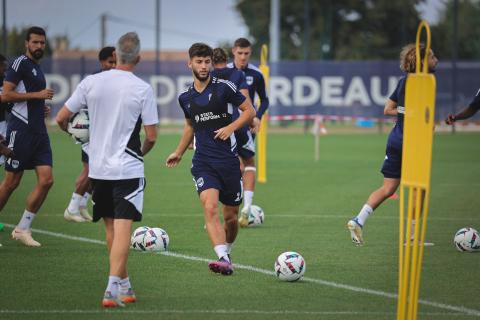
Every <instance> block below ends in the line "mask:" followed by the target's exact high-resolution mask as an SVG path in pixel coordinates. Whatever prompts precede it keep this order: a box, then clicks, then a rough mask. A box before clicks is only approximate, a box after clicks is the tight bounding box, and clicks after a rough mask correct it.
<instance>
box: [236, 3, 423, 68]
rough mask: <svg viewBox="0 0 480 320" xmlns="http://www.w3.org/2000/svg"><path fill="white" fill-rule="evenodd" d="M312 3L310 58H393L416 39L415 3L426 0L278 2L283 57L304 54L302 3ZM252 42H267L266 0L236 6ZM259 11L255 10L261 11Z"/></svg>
mask: <svg viewBox="0 0 480 320" xmlns="http://www.w3.org/2000/svg"><path fill="white" fill-rule="evenodd" d="M306 1H308V2H309V7H310V11H309V13H310V21H311V23H310V37H309V39H308V40H309V41H308V42H309V50H308V57H307V58H308V59H335V60H347V59H348V60H359V59H370V60H372V59H396V58H397V57H398V53H399V51H400V49H401V47H402V46H404V45H405V44H407V43H410V42H414V41H415V35H416V31H417V27H418V24H419V22H420V17H419V13H418V11H417V9H416V5H418V4H419V3H421V2H423V1H425V0H403V1H390V0H304V1H286V0H283V1H281V8H280V11H281V12H280V16H281V20H280V21H281V22H280V24H281V32H280V34H281V36H280V46H281V49H280V50H281V58H282V59H287V60H297V59H302V58H303V52H304V48H303V45H304V34H305V17H304V5H305V3H306ZM236 8H237V10H238V11H239V12H240V14H241V15H242V17H243V19H244V20H245V23H246V24H247V26H248V27H249V33H250V36H251V39H252V40H253V43H254V47H253V49H254V53H255V56H256V57H258V55H259V52H260V47H261V45H262V44H263V43H268V41H269V23H270V0H239V1H238V2H237V5H236ZM260 12H261V13H262V14H259V13H260Z"/></svg>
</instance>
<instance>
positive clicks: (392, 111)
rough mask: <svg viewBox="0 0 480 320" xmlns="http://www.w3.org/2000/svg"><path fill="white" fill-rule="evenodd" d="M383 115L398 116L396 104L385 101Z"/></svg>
mask: <svg viewBox="0 0 480 320" xmlns="http://www.w3.org/2000/svg"><path fill="white" fill-rule="evenodd" d="M383 114H384V115H386V116H396V115H397V114H398V110H397V103H396V102H395V101H393V100H391V99H387V102H385V107H384V108H383Z"/></svg>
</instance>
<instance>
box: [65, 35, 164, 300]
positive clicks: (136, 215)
mask: <svg viewBox="0 0 480 320" xmlns="http://www.w3.org/2000/svg"><path fill="white" fill-rule="evenodd" d="M115 52H116V56H117V67H116V69H112V70H109V71H105V72H101V73H97V74H94V75H91V76H88V77H86V78H85V79H84V80H83V81H82V82H80V84H79V85H78V87H77V88H76V90H75V91H74V92H73V94H72V96H71V97H70V98H69V99H68V100H67V102H66V103H65V106H63V108H62V109H61V110H60V111H59V112H58V114H57V123H58V124H59V126H60V127H61V128H62V129H63V130H66V128H67V123H68V119H69V118H70V117H71V116H72V115H73V114H74V113H76V112H79V111H80V109H83V108H88V114H89V117H90V145H89V155H90V159H89V167H90V173H89V177H90V178H91V179H92V182H93V195H92V201H93V203H94V205H93V221H94V222H96V221H98V220H99V219H100V218H103V220H104V222H105V232H106V239H107V246H108V249H109V254H110V276H109V280H108V286H107V289H106V290H105V296H104V299H103V301H102V304H103V306H104V307H117V306H124V304H125V303H129V302H134V301H136V297H135V294H134V292H133V290H132V288H131V285H130V281H129V279H128V274H127V258H128V250H129V246H130V232H131V226H132V221H140V220H141V218H142V206H143V189H144V187H145V179H144V177H145V175H144V166H143V156H144V155H145V154H146V153H148V152H149V151H150V150H151V149H152V147H153V145H154V144H155V140H156V137H157V130H156V124H157V123H158V113H157V106H156V103H155V99H154V95H153V89H152V87H151V86H150V85H148V84H147V83H146V82H144V81H143V80H141V79H140V78H138V77H137V76H135V75H134V74H133V70H134V68H135V66H136V64H137V63H138V62H139V61H140V55H139V53H140V39H139V38H138V35H137V34H136V33H135V32H129V33H126V34H124V35H123V36H122V37H120V39H119V40H118V43H117V46H116V50H115ZM142 122H143V126H144V129H145V135H146V137H145V140H144V142H143V146H141V143H140V136H139V133H140V128H141V124H142Z"/></svg>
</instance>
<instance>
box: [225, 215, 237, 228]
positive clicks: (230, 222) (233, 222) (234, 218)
mask: <svg viewBox="0 0 480 320" xmlns="http://www.w3.org/2000/svg"><path fill="white" fill-rule="evenodd" d="M224 220H225V223H226V224H228V225H230V226H235V225H236V224H238V219H237V216H227V217H224Z"/></svg>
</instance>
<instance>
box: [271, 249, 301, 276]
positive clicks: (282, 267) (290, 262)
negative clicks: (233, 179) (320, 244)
mask: <svg viewBox="0 0 480 320" xmlns="http://www.w3.org/2000/svg"><path fill="white" fill-rule="evenodd" d="M305 268H306V264H305V259H303V257H302V256H301V255H300V254H298V253H296V252H293V251H287V252H284V253H282V254H281V255H279V256H278V258H277V261H275V274H276V275H277V278H278V279H280V280H282V281H289V282H291V281H297V280H300V279H301V278H302V277H303V275H304V274H305Z"/></svg>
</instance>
